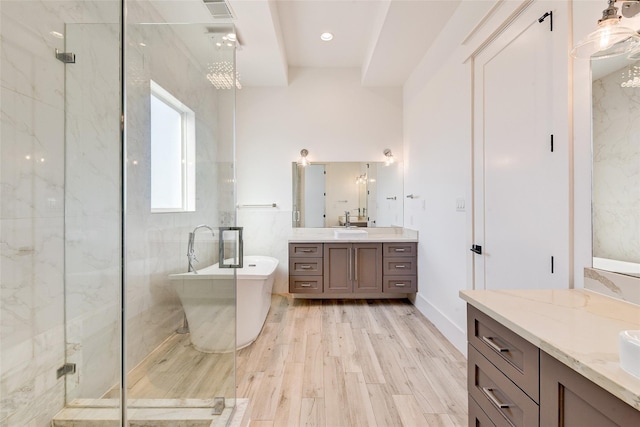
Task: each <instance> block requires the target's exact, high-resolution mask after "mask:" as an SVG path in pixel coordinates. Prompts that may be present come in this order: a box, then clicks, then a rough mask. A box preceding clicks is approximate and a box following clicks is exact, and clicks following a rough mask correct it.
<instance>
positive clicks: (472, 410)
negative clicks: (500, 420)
mask: <svg viewBox="0 0 640 427" xmlns="http://www.w3.org/2000/svg"><path fill="white" fill-rule="evenodd" d="M469 427H495V424H494V423H492V422H491V420H490V419H489V417H488V416H487V414H485V413H484V411H483V410H482V409H481V408H480V405H478V403H477V402H476V401H475V400H473V398H472V397H471V395H469Z"/></svg>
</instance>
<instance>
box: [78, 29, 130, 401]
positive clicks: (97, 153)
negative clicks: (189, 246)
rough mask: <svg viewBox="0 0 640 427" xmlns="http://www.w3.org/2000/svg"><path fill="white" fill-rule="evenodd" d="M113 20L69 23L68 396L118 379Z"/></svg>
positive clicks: (88, 394) (87, 393)
mask: <svg viewBox="0 0 640 427" xmlns="http://www.w3.org/2000/svg"><path fill="white" fill-rule="evenodd" d="M119 32H120V28H119V25H118V24H69V25H67V30H66V49H67V50H68V51H70V52H73V53H75V54H76V63H75V64H70V65H68V66H67V72H66V84H65V86H66V146H65V157H66V158H65V169H66V173H65V177H66V178H65V289H66V305H65V307H66V332H67V335H66V339H67V361H68V362H71V363H75V364H76V374H74V375H67V377H66V379H67V400H68V401H69V402H70V401H72V400H73V399H75V398H99V397H101V396H102V395H103V394H104V392H105V390H106V389H108V388H110V387H112V386H113V385H114V384H117V382H118V379H119V377H120V349H121V345H120V321H119V319H120V277H121V267H120V257H121V249H120V247H121V237H120V233H121V224H120V223H121V219H120V218H121V201H120V199H121V187H122V186H121V182H120V181H121V180H120V163H121V162H120V150H121V148H120V146H121V145H120V130H119V128H120V126H119V121H120V95H119V94H120V65H119V62H120V61H119V55H120V46H119V38H120V37H119Z"/></svg>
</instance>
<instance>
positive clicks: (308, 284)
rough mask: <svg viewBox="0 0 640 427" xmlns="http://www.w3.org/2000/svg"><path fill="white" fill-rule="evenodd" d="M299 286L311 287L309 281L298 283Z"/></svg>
mask: <svg viewBox="0 0 640 427" xmlns="http://www.w3.org/2000/svg"><path fill="white" fill-rule="evenodd" d="M300 287H301V288H310V287H311V283H300Z"/></svg>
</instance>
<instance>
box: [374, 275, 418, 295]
mask: <svg viewBox="0 0 640 427" xmlns="http://www.w3.org/2000/svg"><path fill="white" fill-rule="evenodd" d="M382 292H387V293H394V292H395V293H401V294H409V293H416V292H418V280H417V278H416V276H384V279H383V280H382Z"/></svg>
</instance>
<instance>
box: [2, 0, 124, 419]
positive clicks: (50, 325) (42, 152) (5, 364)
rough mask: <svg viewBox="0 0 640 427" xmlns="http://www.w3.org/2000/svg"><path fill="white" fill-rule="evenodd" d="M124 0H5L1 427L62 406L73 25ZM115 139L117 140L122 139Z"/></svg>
mask: <svg viewBox="0 0 640 427" xmlns="http://www.w3.org/2000/svg"><path fill="white" fill-rule="evenodd" d="M118 6H119V3H118V2H116V1H95V2H92V1H35V0H34V1H9V0H3V1H2V2H0V19H1V26H0V28H1V40H0V43H1V46H0V52H1V62H0V80H1V82H0V84H1V88H0V90H1V94H0V97H1V100H2V103H1V105H0V107H1V121H0V133H1V136H0V140H1V147H0V150H1V156H0V163H1V165H0V166H1V167H0V169H1V176H0V182H1V187H0V246H1V249H0V341H1V343H2V345H1V348H0V426H36V427H40V426H42V427H44V426H48V425H50V420H51V417H52V416H53V415H54V414H55V413H56V412H57V411H58V410H59V409H61V408H62V406H63V405H64V399H65V397H64V379H57V378H56V369H57V368H59V367H60V366H61V365H62V364H63V363H64V361H65V330H64V317H65V313H64V304H65V295H64V269H65V265H64V259H65V257H64V249H65V243H64V224H65V218H64V210H65V69H66V67H69V66H65V65H64V64H63V63H61V62H60V61H58V60H56V58H55V55H54V50H55V49H60V50H61V51H64V50H65V40H64V34H65V31H66V28H65V26H66V25H67V24H73V23H80V22H82V23H104V22H112V23H115V22H118V16H119V15H118V12H119V8H118ZM116 143H117V141H116Z"/></svg>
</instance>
